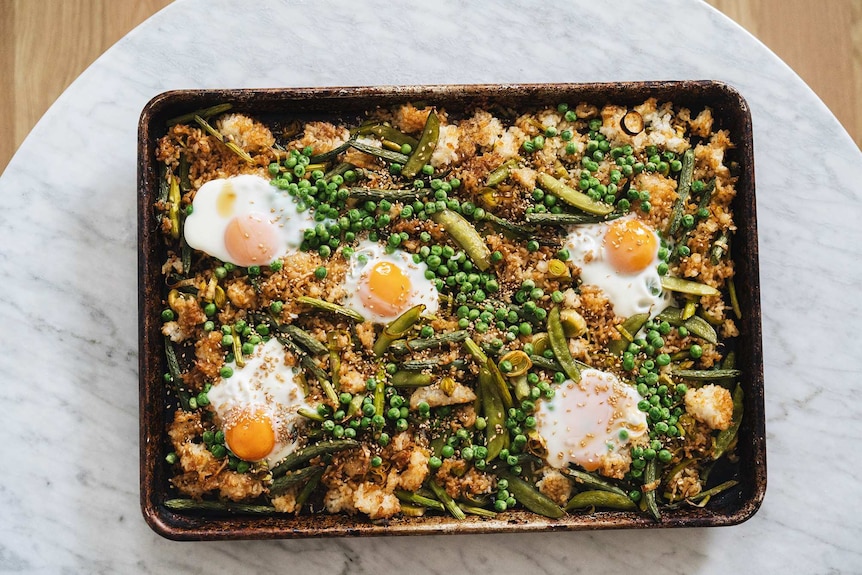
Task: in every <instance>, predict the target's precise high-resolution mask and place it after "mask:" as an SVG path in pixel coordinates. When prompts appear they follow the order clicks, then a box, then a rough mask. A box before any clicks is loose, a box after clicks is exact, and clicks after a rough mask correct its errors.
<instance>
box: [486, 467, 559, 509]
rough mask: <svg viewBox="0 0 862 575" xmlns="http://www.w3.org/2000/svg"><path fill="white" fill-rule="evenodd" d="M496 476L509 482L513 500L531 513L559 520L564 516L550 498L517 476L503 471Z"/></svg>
mask: <svg viewBox="0 0 862 575" xmlns="http://www.w3.org/2000/svg"><path fill="white" fill-rule="evenodd" d="M498 475H499V476H500V477H502V478H503V479H505V480H506V481H508V482H509V492H511V494H512V495H514V496H515V499H517V500H518V502H520V503H521V505H523V506H524V507H526V508H527V509H529V510H530V511H532V512H533V513H538V514H539V515H544V516H545V517H550V518H551V519H559V518H560V517H562V516H563V515H565V514H566V512H565V511H563V509H562V508H561V507H560V506H559V505H557V504H556V503H554V502H553V501H552V500H551V498H550V497H548V496H547V495H545V494H543V493H541V492H540V491H539V490H538V489H536V488H535V487H534V486H533V485H531V484H529V483H527V482H526V481H524V480H523V479H521V478H520V477H518V476H517V475H515V474H513V473H508V472H505V471H503V472H498Z"/></svg>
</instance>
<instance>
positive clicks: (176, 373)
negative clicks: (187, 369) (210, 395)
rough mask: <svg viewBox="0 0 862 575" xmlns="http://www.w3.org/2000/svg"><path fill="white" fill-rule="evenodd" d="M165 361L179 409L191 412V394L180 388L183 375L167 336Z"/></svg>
mask: <svg viewBox="0 0 862 575" xmlns="http://www.w3.org/2000/svg"><path fill="white" fill-rule="evenodd" d="M165 359H166V360H167V363H168V373H169V374H170V383H171V387H172V388H173V391H174V393H175V394H176V396H177V399H178V400H179V402H180V407H181V408H182V409H183V411H191V409H192V408H191V404H190V402H189V399H190V398H191V394H190V393H189V391H188V390H187V389H184V388H183V387H181V383H182V381H183V375H182V372H180V364H179V362H178V361H177V354H176V351H174V344H173V342H172V341H171V338H170V337H168V336H165Z"/></svg>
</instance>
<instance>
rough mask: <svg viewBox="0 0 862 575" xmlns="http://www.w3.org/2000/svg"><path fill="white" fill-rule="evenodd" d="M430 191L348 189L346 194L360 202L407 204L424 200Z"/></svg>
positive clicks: (426, 189)
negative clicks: (383, 201) (385, 201)
mask: <svg viewBox="0 0 862 575" xmlns="http://www.w3.org/2000/svg"><path fill="white" fill-rule="evenodd" d="M430 190H431V188H420V189H416V188H408V189H404V190H395V189H392V190H390V189H386V190H383V189H379V188H348V189H347V193H348V194H349V195H350V197H351V198H353V199H355V200H359V201H362V202H364V201H367V200H372V201H375V202H379V201H380V200H387V201H389V202H392V203H395V202H401V203H402V204H407V203H409V202H413V201H415V200H419V199H422V198H424V197H425V196H427V195H428V194H429V193H430Z"/></svg>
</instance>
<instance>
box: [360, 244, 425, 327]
mask: <svg viewBox="0 0 862 575" xmlns="http://www.w3.org/2000/svg"><path fill="white" fill-rule="evenodd" d="M379 262H387V263H389V264H391V265H393V266H396V267H398V268H399V269H400V270H401V272H402V273H403V274H404V275H405V276H407V278H408V279H409V280H410V293H409V295H408V297H407V301H406V302H405V304H404V306H403V308H402V309H401V310H400V311H399V312H398V313H387V312H386V311H385V310H381V309H375V308H374V307H373V306H369V305H367V303H366V302H365V301H363V299H362V295H361V292H362V290H363V286H362V284H363V282H364V281H365V280H366V278H367V275H368V272H369V271H370V270H371V269H372V268H373V267H374V265H375V264H377V263H379ZM427 269H428V266H427V265H425V263H418V264H417V263H415V262H414V261H413V257H412V256H411V255H410V254H408V253H407V252H403V251H401V250H395V251H393V252H392V253H386V248H385V247H383V246H381V245H380V244H377V243H375V242H371V241H367V240H366V241H362V242H360V243H359V245H358V246H357V249H356V251H355V252H354V254H353V256H352V257H351V259H350V264H349V267H348V270H347V275H346V277H345V280H344V287H345V289H346V290H347V294H348V295H347V298H346V300H345V302H344V305H346V306H347V307H349V308H350V309H353V310H355V311H357V312H359V313H361V314H362V315H363V317H365V319H366V320H368V321H371V322H374V323H388V322H390V321H392V320H393V319H395V318H397V317H398V316H399V315H401V314H402V313H403V312H405V311H407V310H408V309H410V308H411V307H413V306H416V305H419V304H424V305H425V313H428V314H434V313H436V312H437V310H438V308H439V301H438V298H439V297H440V294H439V293H438V292H437V287H436V286H435V285H434V283H433V282H432V281H431V280H429V279H427V278H426V277H425V272H426V271H427Z"/></svg>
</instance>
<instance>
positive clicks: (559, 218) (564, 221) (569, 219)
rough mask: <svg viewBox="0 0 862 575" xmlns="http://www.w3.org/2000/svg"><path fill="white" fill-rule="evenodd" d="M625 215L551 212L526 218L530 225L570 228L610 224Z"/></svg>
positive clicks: (620, 213)
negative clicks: (571, 226)
mask: <svg viewBox="0 0 862 575" xmlns="http://www.w3.org/2000/svg"><path fill="white" fill-rule="evenodd" d="M624 215H625V214H624V213H622V212H611V213H609V214H607V215H604V216H600V215H593V214H566V213H563V214H552V213H550V212H541V213H536V212H533V213H532V214H527V215H526V216H524V217H525V219H526V220H527V223H529V224H540V225H555V226H568V225H578V224H596V223H600V222H608V221H611V220H615V219H617V218H621V217H622V216H624Z"/></svg>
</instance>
